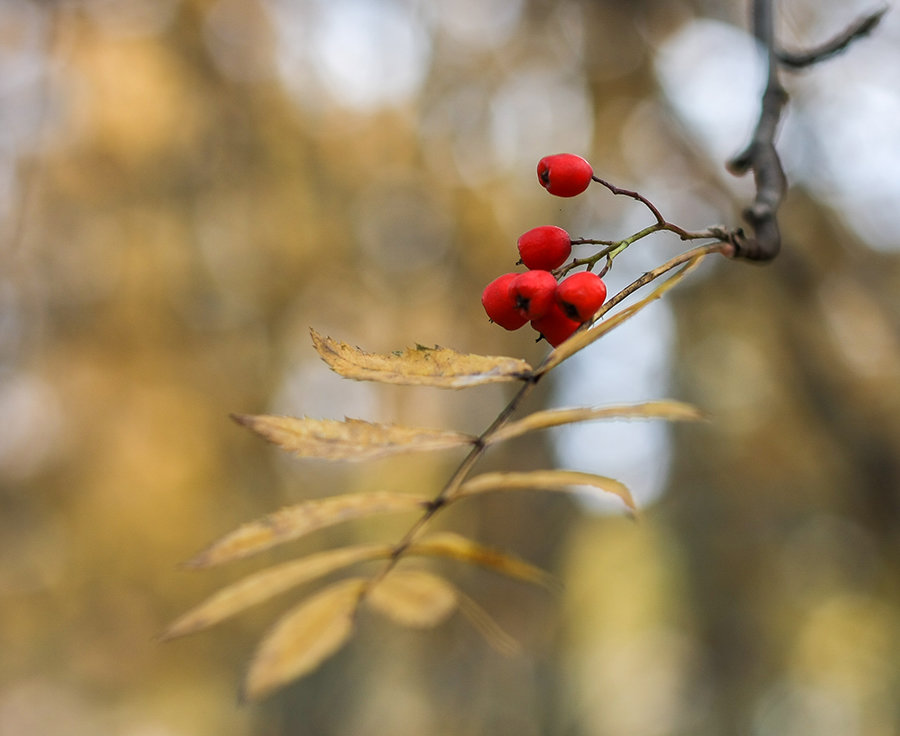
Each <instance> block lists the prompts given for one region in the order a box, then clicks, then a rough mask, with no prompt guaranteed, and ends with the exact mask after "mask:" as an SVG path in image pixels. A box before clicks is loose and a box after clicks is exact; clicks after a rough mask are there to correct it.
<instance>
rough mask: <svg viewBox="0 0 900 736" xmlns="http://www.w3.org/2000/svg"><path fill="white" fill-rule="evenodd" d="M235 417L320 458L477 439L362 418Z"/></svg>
mask: <svg viewBox="0 0 900 736" xmlns="http://www.w3.org/2000/svg"><path fill="white" fill-rule="evenodd" d="M232 418H233V419H234V420H235V421H236V422H238V424H242V425H243V426H245V427H248V428H249V429H252V430H253V431H254V432H256V433H257V434H259V435H262V436H263V437H264V438H265V439H267V440H268V441H269V442H272V443H273V444H275V445H278V446H279V447H280V448H281V449H283V450H287V451H288V452H292V453H294V454H295V455H299V456H300V457H311V458H319V459H321V460H370V459H372V458H378V457H385V456H386V455H393V454H396V453H401V452H412V451H416V450H444V449H447V448H450V447H460V446H462V445H469V444H471V443H472V442H474V440H475V438H474V437H472V436H471V435H468V434H462V433H460V432H452V431H447V430H442V429H421V428H419V427H403V426H400V425H395V424H377V423H375V422H366V421H363V420H362V419H345V420H344V421H338V420H335V419H310V418H308V417H304V418H298V417H279V416H269V415H250V414H233V415H232Z"/></svg>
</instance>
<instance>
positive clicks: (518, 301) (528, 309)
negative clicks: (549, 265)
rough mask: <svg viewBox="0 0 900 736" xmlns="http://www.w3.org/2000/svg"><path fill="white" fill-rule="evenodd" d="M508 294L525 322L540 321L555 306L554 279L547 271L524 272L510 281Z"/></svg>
mask: <svg viewBox="0 0 900 736" xmlns="http://www.w3.org/2000/svg"><path fill="white" fill-rule="evenodd" d="M509 293H510V296H511V297H512V300H513V302H514V303H515V305H516V309H518V311H519V314H520V315H522V316H523V317H524V318H525V319H526V321H527V320H529V319H540V318H541V317H543V316H544V315H545V314H547V312H548V311H550V308H551V307H552V306H553V305H554V304H556V278H555V277H554V276H553V274H552V273H550V272H549V271H526V272H525V273H520V274H519V275H518V276H516V277H515V278H514V279H513V280H512V281H510V284H509Z"/></svg>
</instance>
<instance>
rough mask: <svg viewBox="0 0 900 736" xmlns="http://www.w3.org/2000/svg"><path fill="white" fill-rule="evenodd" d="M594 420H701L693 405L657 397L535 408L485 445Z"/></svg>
mask: <svg viewBox="0 0 900 736" xmlns="http://www.w3.org/2000/svg"><path fill="white" fill-rule="evenodd" d="M595 419H666V420H668V421H670V422H675V421H682V422H687V421H690V422H695V421H700V420H701V419H703V414H702V413H701V412H700V410H699V409H697V408H696V407H693V406H691V405H690V404H685V403H682V402H680V401H671V400H668V399H666V400H660V401H648V402H645V403H643V404H631V405H624V406H601V407H582V408H578V409H552V410H549V411H538V412H535V413H534V414H530V415H529V416H527V417H524V418H523V419H520V420H519V421H516V422H511V423H509V424H507V425H506V426H505V427H502V428H501V429H499V430H497V431H496V432H495V433H494V434H493V435H492V436H491V437H489V438H487V444H491V445H492V444H495V443H497V442H503V441H504V440H508V439H511V438H513V437H518V436H520V435H523V434H525V433H526V432H533V431H535V430H538V429H547V428H548V427H558V426H560V425H563V424H573V423H575V422H587V421H591V420H595Z"/></svg>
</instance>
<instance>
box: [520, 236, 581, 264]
mask: <svg viewBox="0 0 900 736" xmlns="http://www.w3.org/2000/svg"><path fill="white" fill-rule="evenodd" d="M517 245H518V246H519V255H520V256H521V258H522V263H524V264H525V265H526V266H527V267H528V268H532V269H541V270H544V271H552V270H553V269H554V268H559V267H560V266H561V265H562V264H563V263H565V262H566V259H567V258H568V257H569V254H570V253H571V252H572V240H571V238H569V233H567V232H566V231H565V230H563V229H562V228H561V227H556V226H555V225H543V226H542V227H536V228H534V229H532V230H529V231H528V232H527V233H523V234H522V235H521V236H520V237H519V240H518V242H517Z"/></svg>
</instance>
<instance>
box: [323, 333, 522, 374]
mask: <svg viewBox="0 0 900 736" xmlns="http://www.w3.org/2000/svg"><path fill="white" fill-rule="evenodd" d="M310 334H311V335H312V341H313V345H314V346H315V348H316V350H317V351H318V353H319V355H320V356H322V360H324V361H325V362H326V363H327V364H328V366H329V367H330V368H331V370H333V371H334V372H335V373H337V374H339V375H341V376H344V377H345V378H353V379H355V380H357V381H380V382H382V383H399V384H404V385H408V386H436V387H438V388H468V387H469V386H479V385H481V384H484V383H498V382H503V381H516V380H525V379H528V378H529V377H530V376H531V373H532V370H531V366H530V365H528V363H526V362H525V361H524V360H520V359H519V358H507V357H502V356H494V355H473V354H470V353H458V352H456V351H455V350H450V349H449V348H441V347H434V348H427V347H424V346H421V345H417V346H416V347H414V348H407V349H406V350H404V351H398V352H396V353H391V354H389V355H377V354H375V353H367V352H365V351H363V350H361V349H360V348H357V347H353V346H352V345H348V344H347V343H343V342H338V341H337V340H333V339H332V338H330V337H326V336H324V335H320V334H319V333H318V332H316V331H315V330H310Z"/></svg>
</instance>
